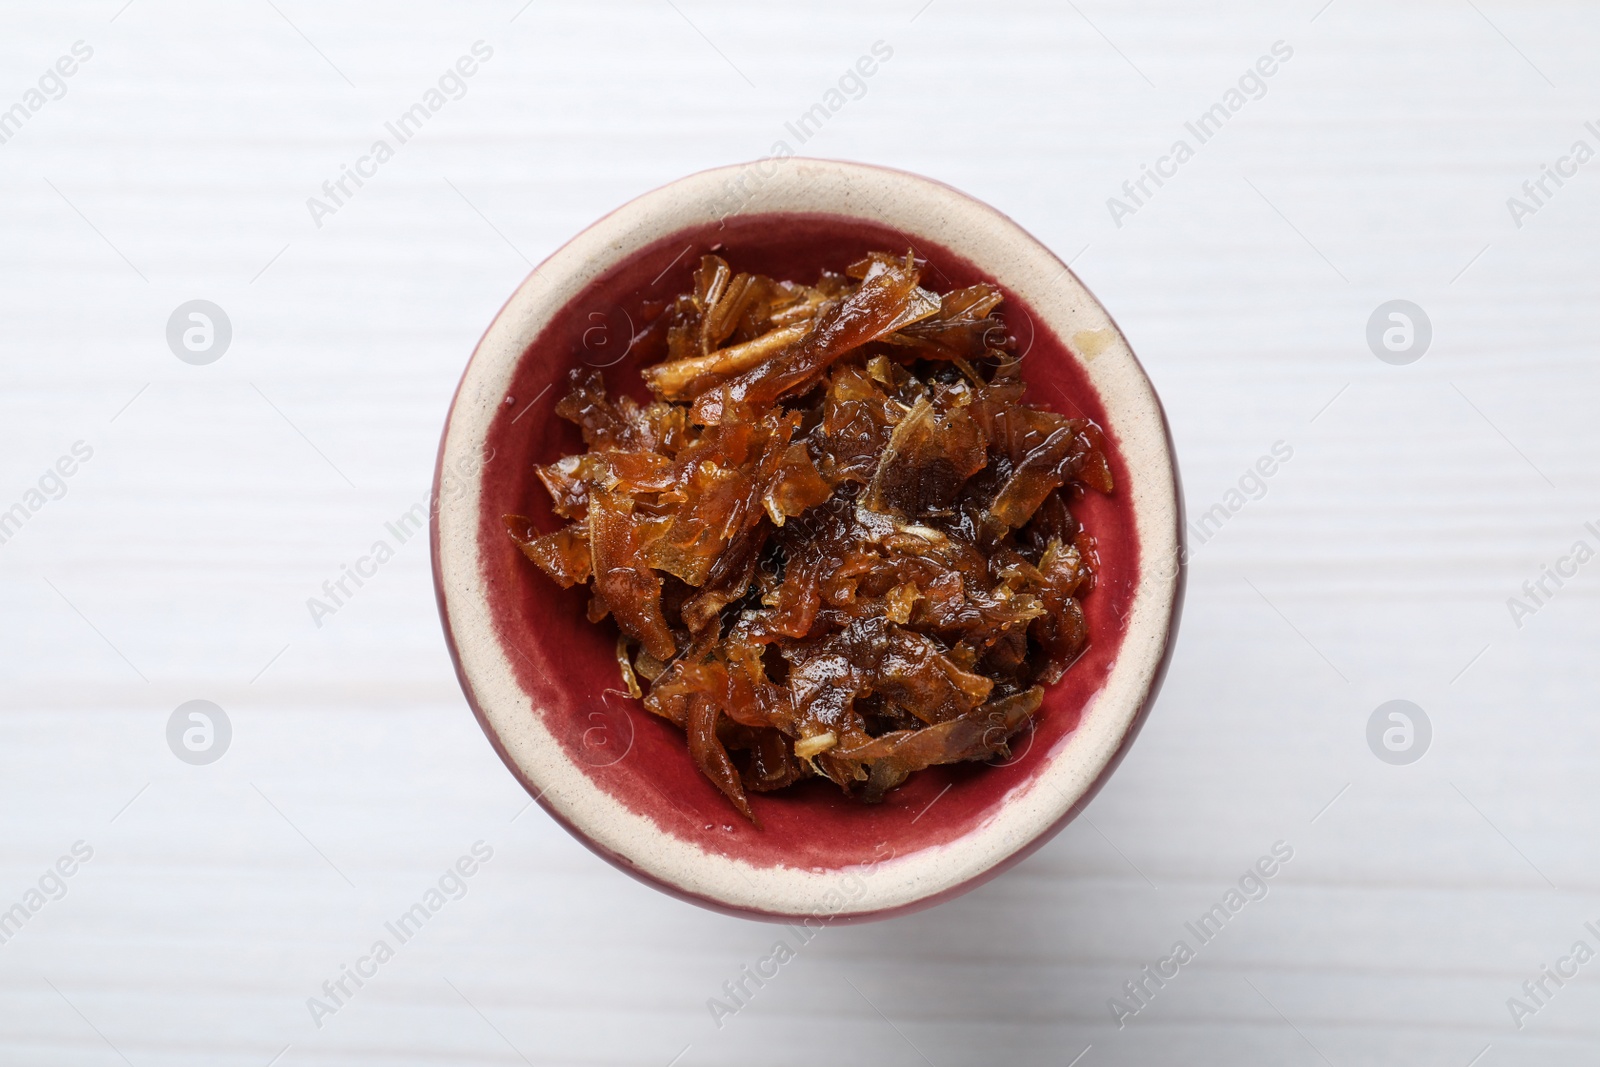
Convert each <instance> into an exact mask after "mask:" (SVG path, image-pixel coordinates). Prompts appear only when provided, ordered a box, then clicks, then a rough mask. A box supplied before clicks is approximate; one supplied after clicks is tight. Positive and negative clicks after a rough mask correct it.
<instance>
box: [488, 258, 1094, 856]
mask: <svg viewBox="0 0 1600 1067" xmlns="http://www.w3.org/2000/svg"><path fill="white" fill-rule="evenodd" d="M920 280H921V275H920V270H919V265H918V263H917V261H916V260H915V258H914V257H913V256H912V255H911V254H909V253H908V254H907V255H906V256H904V257H895V256H891V255H888V254H885V253H881V252H880V253H873V254H872V255H870V256H868V257H867V258H866V259H863V260H861V261H860V262H858V263H855V264H853V265H851V266H850V267H849V268H847V269H846V271H845V273H844V274H835V273H831V272H826V271H825V272H823V273H822V275H821V277H820V278H819V280H818V281H817V283H816V284H815V285H811V286H807V285H799V284H795V283H793V282H786V281H775V280H773V279H771V278H768V277H764V276H761V275H754V274H736V273H734V272H733V271H732V269H731V268H730V267H729V265H728V264H727V263H726V262H724V261H723V260H722V259H721V258H719V257H717V256H714V255H708V256H705V257H704V258H702V260H701V262H700V266H699V269H698V270H697V271H696V273H695V276H694V290H693V291H692V292H689V293H684V294H682V295H680V296H679V297H677V299H676V300H674V301H673V302H672V303H671V304H670V305H668V306H667V307H666V308H665V309H664V310H663V311H662V318H661V319H660V320H659V321H658V322H657V323H656V326H655V329H657V330H658V331H662V332H664V333H665V338H666V349H667V357H666V359H665V360H664V361H662V362H661V363H659V364H657V365H655V366H652V367H648V368H646V369H645V370H644V371H643V376H644V381H645V384H646V386H648V388H649V390H650V392H651V393H652V394H653V395H654V399H653V400H652V401H650V402H649V403H646V404H640V403H638V402H636V401H634V400H632V399H631V398H628V397H625V396H624V397H621V398H620V399H613V398H611V397H610V396H608V395H607V393H606V390H605V384H604V382H603V380H602V377H601V375H600V372H599V371H597V370H593V369H588V368H583V369H579V370H575V371H573V372H572V373H571V376H570V380H571V390H570V392H568V393H567V395H566V396H565V397H564V398H563V399H562V400H561V401H560V402H559V403H558V404H557V405H556V412H557V414H559V415H560V416H561V417H563V418H565V419H568V420H570V421H572V422H574V423H576V424H577V425H578V426H579V428H580V429H581V430H582V432H583V439H584V443H585V445H586V446H587V451H585V452H584V453H583V454H581V455H574V456H567V457H565V458H563V459H560V460H558V461H557V462H555V463H551V464H549V465H548V466H541V467H539V468H537V472H538V476H539V478H540V480H541V481H542V482H543V483H544V485H545V487H546V488H547V489H548V490H549V492H550V496H551V499H552V501H553V508H554V511H555V513H556V514H557V515H559V516H561V517H562V518H565V519H567V520H569V521H570V525H568V526H566V527H564V528H563V529H560V530H557V531H556V532H554V533H549V534H543V535H541V534H539V532H538V530H537V529H536V528H535V526H534V524H533V523H532V522H531V521H529V520H528V519H527V518H524V517H522V516H518V515H507V516H506V517H505V524H506V528H507V530H508V531H509V533H510V535H511V537H512V539H513V540H514V541H515V542H516V543H517V545H518V546H519V547H520V548H521V550H522V552H523V553H524V554H525V555H526V556H527V557H528V558H529V559H531V560H532V561H533V562H534V563H536V564H537V565H538V566H539V567H540V569H541V570H543V571H544V572H545V573H546V574H548V575H549V576H550V577H551V578H552V579H554V580H555V581H556V582H557V583H559V584H560V585H562V586H563V587H571V586H574V585H577V584H579V583H592V596H591V599H590V601H589V612H588V616H589V618H590V620H591V621H593V622H596V623H599V622H600V621H601V620H603V619H604V618H605V617H606V616H607V615H609V616H611V617H612V618H613V619H614V620H616V624H617V628H618V629H619V630H620V631H621V638H620V639H619V642H618V646H617V658H618V661H619V664H620V666H621V670H622V676H623V682H624V685H625V686H626V688H627V690H628V692H630V693H632V694H634V695H639V694H640V693H641V692H644V694H645V695H644V698H643V699H644V705H645V707H646V708H648V709H649V710H650V711H652V712H654V713H655V714H657V715H660V716H662V717H663V718H666V719H670V720H671V721H672V722H673V723H675V724H677V725H678V726H679V727H680V728H682V729H683V730H684V731H685V732H686V733H687V734H688V742H689V753H690V756H691V757H692V758H693V760H694V763H695V765H696V766H697V767H698V768H699V769H700V770H701V772H703V773H704V774H705V776H706V777H707V778H709V779H710V780H711V781H712V783H714V784H715V785H716V787H717V788H718V789H720V790H721V791H722V792H723V793H724V794H725V795H726V796H727V797H728V799H729V800H730V801H731V802H732V803H733V805H734V806H735V807H736V808H738V809H739V811H740V812H741V813H743V814H744V815H745V816H746V817H747V818H749V819H750V820H751V821H752V822H755V821H756V819H755V816H754V814H753V813H752V812H751V809H750V804H749V801H748V799H747V791H752V790H753V791H757V792H766V791H770V790H775V789H782V788H784V787H786V786H789V785H792V784H793V783H795V782H798V781H801V780H802V779H806V778H811V777H815V776H821V777H825V778H828V779H830V780H832V781H833V782H834V783H836V784H837V785H838V786H839V787H840V788H841V789H843V790H844V791H845V792H846V793H847V794H849V795H851V796H854V797H858V798H860V799H862V800H866V801H878V800H881V799H882V798H883V796H884V794H885V793H886V792H887V791H889V790H891V789H893V788H895V787H896V786H898V785H900V784H901V783H902V782H904V781H905V780H906V778H907V777H908V776H909V775H910V774H912V773H913V772H914V771H918V770H921V769H922V768H925V767H929V766H932V765H934V764H943V763H955V762H959V761H964V760H988V759H991V758H994V757H996V756H1002V757H1003V756H1007V755H1009V749H1008V747H1007V742H1008V741H1009V740H1010V738H1011V737H1012V736H1013V735H1015V734H1016V732H1017V731H1018V730H1020V729H1022V728H1023V727H1024V726H1025V725H1026V724H1027V722H1028V720H1029V718H1030V717H1031V716H1032V715H1033V714H1034V713H1035V712H1036V711H1037V710H1038V708H1039V706H1040V703H1041V702H1042V700H1043V695H1044V688H1043V687H1044V686H1046V685H1049V684H1051V683H1053V682H1055V681H1056V680H1057V679H1059V678H1060V677H1061V675H1062V673H1063V672H1064V671H1065V670H1066V669H1067V667H1068V666H1069V665H1070V664H1071V663H1072V661H1073V660H1074V659H1076V658H1077V656H1078V655H1079V654H1080V653H1081V652H1082V651H1083V649H1084V647H1085V646H1086V644H1087V642H1088V638H1089V635H1088V630H1087V626H1086V623H1085V619H1084V614H1083V610H1082V608H1081V606H1080V603H1079V600H1080V598H1081V597H1083V596H1084V595H1085V594H1086V593H1088V592H1089V590H1090V589H1091V588H1092V587H1093V584H1094V571H1095V553H1094V541H1093V539H1092V538H1090V537H1089V535H1088V534H1087V533H1085V532H1084V531H1083V530H1081V529H1080V528H1079V526H1078V524H1077V522H1076V521H1075V520H1074V519H1073V517H1072V514H1071V512H1070V510H1069V509H1068V500H1069V497H1070V496H1071V494H1073V493H1074V492H1080V491H1081V488H1080V487H1088V488H1092V489H1095V490H1097V491H1099V492H1102V493H1109V492H1111V490H1112V480H1111V470H1110V467H1109V466H1108V465H1107V462H1106V458H1105V454H1104V441H1103V438H1102V435H1101V431H1100V428H1099V427H1098V426H1096V425H1095V424H1094V423H1093V422H1092V421H1090V420H1087V419H1068V418H1064V417H1062V416H1060V415H1057V414H1055V413H1053V412H1051V411H1047V410H1045V409H1044V408H1040V407H1034V406H1032V405H1030V404H1027V403H1025V402H1024V401H1023V394H1024V387H1023V383H1022V379H1021V377H1020V374H1019V366H1020V361H1019V360H1018V359H1017V358H1016V357H1015V355H1014V350H1013V344H1014V343H1013V341H1012V339H1011V338H1010V337H1008V336H1007V335H1006V331H1005V326H1004V323H1003V321H1002V320H1001V319H1000V318H999V317H998V316H997V315H996V314H995V309H996V307H997V306H998V305H999V303H1000V301H1001V292H1000V290H999V289H998V288H997V287H995V286H993V285H989V284H979V285H974V286H970V287H968V288H964V289H957V290H954V291H952V292H948V293H944V294H943V295H936V294H934V293H932V292H930V291H928V290H926V289H924V288H922V287H921V286H920V285H919V282H920ZM641 683H642V684H643V685H645V686H648V689H647V690H641ZM758 825H759V824H758Z"/></svg>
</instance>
